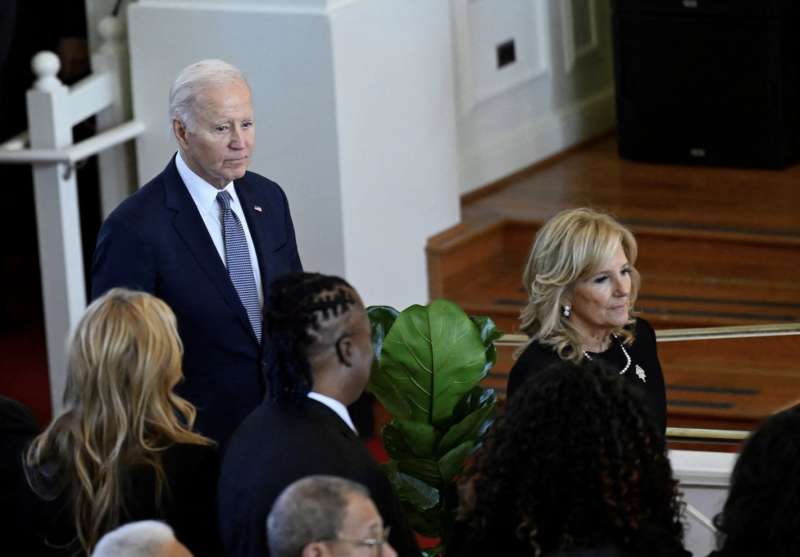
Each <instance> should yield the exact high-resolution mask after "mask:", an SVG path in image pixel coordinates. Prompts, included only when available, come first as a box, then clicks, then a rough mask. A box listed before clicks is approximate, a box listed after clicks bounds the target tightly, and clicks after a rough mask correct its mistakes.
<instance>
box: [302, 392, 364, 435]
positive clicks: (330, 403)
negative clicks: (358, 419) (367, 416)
mask: <svg viewBox="0 0 800 557" xmlns="http://www.w3.org/2000/svg"><path fill="white" fill-rule="evenodd" d="M308 398H313V399H314V400H316V401H317V402H320V403H322V404H324V405H325V406H327V407H328V408H330V409H331V410H333V411H334V412H336V414H337V415H338V416H339V417H340V418H341V419H342V421H344V423H346V424H347V427H349V428H350V429H352V430H353V433H355V434H356V435H358V431H357V430H356V426H355V425H353V420H352V419H350V413H349V412H348V411H347V407H346V406H345V405H344V404H342V403H341V402H339V401H338V400H336V399H335V398H331V397H329V396H326V395H322V394H320V393H315V392H314V391H311V392H310V393H308Z"/></svg>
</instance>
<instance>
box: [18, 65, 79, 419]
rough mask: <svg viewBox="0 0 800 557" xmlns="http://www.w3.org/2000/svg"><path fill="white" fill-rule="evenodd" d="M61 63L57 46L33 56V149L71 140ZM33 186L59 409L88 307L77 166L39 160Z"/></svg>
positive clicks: (51, 370)
mask: <svg viewBox="0 0 800 557" xmlns="http://www.w3.org/2000/svg"><path fill="white" fill-rule="evenodd" d="M60 65H61V64H60V62H59V60H58V57H57V56H56V55H55V54H53V53H52V52H40V53H38V54H37V55H36V56H34V57H33V64H32V66H33V71H34V73H35V74H36V75H37V76H38V79H37V81H36V83H35V84H34V86H33V89H31V90H29V91H28V94H27V103H28V129H29V131H30V144H31V147H32V148H33V149H59V148H64V147H67V146H69V145H71V144H72V123H71V120H70V116H69V114H67V112H68V110H67V107H66V105H67V103H68V99H69V90H68V89H67V87H66V86H65V85H64V84H62V83H61V82H60V81H59V80H58V78H57V77H56V74H57V73H58V70H59V67H60ZM33 188H34V196H35V200H36V225H37V230H38V234H39V263H40V268H41V274H42V294H43V298H44V314H45V315H44V316H45V331H46V339H47V365H48V369H49V375H50V397H51V403H52V407H53V415H56V414H57V413H58V412H59V411H60V409H61V404H62V400H61V399H62V395H63V391H64V384H65V379H66V370H67V358H66V351H65V342H66V338H67V335H68V333H69V331H70V329H71V328H72V327H73V326H75V325H76V324H77V322H78V319H80V316H81V314H82V313H83V310H84V308H85V307H86V286H85V281H84V272H83V252H82V246H81V228H80V213H79V209H78V191H77V187H76V181H75V172H73V171H72V169H70V168H69V167H68V166H66V165H64V164H59V163H54V164H35V165H33Z"/></svg>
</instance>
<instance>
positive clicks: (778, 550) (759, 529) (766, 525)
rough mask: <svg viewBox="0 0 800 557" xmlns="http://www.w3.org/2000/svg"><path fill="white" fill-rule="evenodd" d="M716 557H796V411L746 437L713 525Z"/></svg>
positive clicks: (799, 510)
mask: <svg viewBox="0 0 800 557" xmlns="http://www.w3.org/2000/svg"><path fill="white" fill-rule="evenodd" d="M714 524H715V525H716V527H717V529H718V534H717V545H718V546H719V548H720V555H722V556H725V557H728V556H734V555H742V556H745V555H747V556H750V555H770V556H771V557H784V556H785V557H788V556H790V555H791V556H793V557H794V556H797V555H800V536H798V532H800V406H795V407H794V408H791V409H789V410H784V411H783V412H780V413H778V414H775V415H774V416H771V417H770V418H768V419H767V420H766V421H765V422H764V424H763V425H762V426H761V427H760V428H759V429H758V430H757V431H756V432H755V433H754V434H753V435H752V436H751V437H750V439H749V440H748V441H747V444H746V445H745V447H744V449H743V450H742V453H741V455H740V456H739V459H738V460H737V462H736V466H734V469H733V475H732V476H731V487H730V491H729V493H728V499H727V501H726V502H725V506H724V507H723V509H722V512H721V513H720V514H718V515H717V516H716V517H715V519H714Z"/></svg>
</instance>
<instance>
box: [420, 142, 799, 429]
mask: <svg viewBox="0 0 800 557" xmlns="http://www.w3.org/2000/svg"><path fill="white" fill-rule="evenodd" d="M487 191H488V194H486V195H482V194H481V193H479V194H478V195H470V196H467V198H466V199H465V202H464V204H463V207H462V223H461V224H460V225H458V226H457V227H454V228H453V229H450V230H447V231H445V232H443V233H441V234H439V235H437V236H435V237H434V238H431V239H430V241H429V244H428V269H429V280H430V290H431V297H432V298H435V297H447V298H451V299H453V300H455V301H457V302H458V303H459V304H461V305H462V306H463V307H464V308H465V309H466V310H467V311H468V313H471V314H488V315H490V316H492V317H493V318H494V319H495V320H496V321H497V322H498V324H499V326H500V327H501V328H503V329H504V330H506V331H508V332H513V331H514V330H515V328H516V320H517V316H518V315H519V310H520V308H521V307H522V305H523V304H524V302H525V293H524V290H523V289H522V286H521V284H520V277H521V274H522V268H523V266H524V262H525V258H526V255H527V252H528V250H529V249H530V244H531V242H532V240H533V236H534V234H535V232H536V230H537V229H538V228H539V227H540V226H541V224H542V223H544V222H545V221H546V220H547V219H548V218H550V217H551V216H552V215H554V214H555V213H556V212H558V211H560V210H562V209H566V208H571V207H578V206H589V207H593V208H596V209H600V210H603V211H606V212H610V213H612V214H613V215H615V216H616V217H617V218H618V219H619V220H621V221H622V222H623V223H625V224H626V225H627V226H629V227H630V228H631V229H632V230H633V231H634V233H635V235H636V237H637V240H638V242H639V248H640V257H639V261H638V262H637V268H638V269H639V271H640V272H641V274H642V281H643V282H642V290H641V294H640V298H639V301H638V303H637V310H638V311H639V312H640V314H641V315H643V316H644V317H646V318H647V319H649V320H650V321H651V322H652V323H653V324H654V326H655V327H656V329H657V330H658V329H670V328H683V327H705V326H718V325H747V324H758V323H780V322H800V165H796V166H793V167H790V168H788V169H786V170H782V171H767V170H741V169H724V168H707V167H686V166H669V165H654V164H643V163H634V162H629V161H623V160H621V159H619V157H618V156H617V153H616V142H615V138H614V137H613V136H607V137H604V138H601V139H599V140H595V141H593V142H590V143H588V144H586V145H584V146H581V147H579V148H578V149H575V150H573V151H571V152H569V153H566V154H564V155H562V156H560V157H558V158H556V159H553V160H551V161H547V162H545V163H543V164H541V165H538V166H537V167H535V168H533V169H530V170H528V171H526V172H524V173H521V174H519V175H516V176H514V177H512V178H510V179H508V180H506V181H504V182H503V183H501V184H498V185H496V186H494V187H490V188H487ZM659 350H660V357H661V361H662V364H663V366H664V369H665V374H666V378H667V382H668V393H667V394H668V399H669V424H670V425H673V426H679V425H690V426H698V427H699V426H710V427H728V428H750V427H752V426H754V425H755V424H756V423H757V422H758V421H759V420H761V419H763V417H765V416H766V415H768V414H769V413H771V412H773V411H775V410H776V409H779V408H782V407H785V406H787V405H790V404H792V403H793V402H797V401H800V364H798V363H797V362H798V356H797V355H798V354H800V337H798V336H795V337H778V338H770V339H757V340H736V341H733V340H728V341H692V342H681V343H669V344H662V345H660V347H659ZM510 362H511V356H510V352H508V353H503V354H501V361H500V362H499V363H498V366H496V371H495V374H494V376H493V378H492V379H490V381H489V382H490V383H491V384H493V385H494V386H496V387H498V388H500V389H501V390H502V389H503V388H504V379H505V377H504V375H505V373H506V372H507V369H508V366H509V365H510Z"/></svg>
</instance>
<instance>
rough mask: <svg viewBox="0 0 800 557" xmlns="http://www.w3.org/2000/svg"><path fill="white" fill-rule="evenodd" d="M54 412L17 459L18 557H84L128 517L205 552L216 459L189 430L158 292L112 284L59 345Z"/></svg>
mask: <svg viewBox="0 0 800 557" xmlns="http://www.w3.org/2000/svg"><path fill="white" fill-rule="evenodd" d="M68 351H69V363H68V370H67V384H66V389H65V392H64V410H63V412H62V413H61V414H60V415H59V416H57V417H56V418H55V419H54V420H53V422H52V423H51V424H50V425H49V427H47V429H46V430H45V431H44V432H43V433H42V434H41V435H39V436H38V437H36V438H35V439H34V440H33V442H32V443H31V445H30V447H29V448H28V450H27V453H26V455H25V463H24V464H25V471H26V476H27V483H28V485H27V490H25V491H23V493H22V495H21V500H20V501H19V502H18V504H17V509H18V512H17V513H16V517H15V520H17V521H18V522H19V524H18V529H17V531H16V533H15V540H16V541H18V542H19V545H20V546H21V547H19V552H18V553H14V554H15V555H16V554H19V555H23V554H24V555H64V556H67V555H69V556H76V555H87V554H90V553H91V551H92V550H93V548H94V546H95V545H96V544H97V541H98V540H99V539H100V538H101V537H102V535H103V534H104V533H106V532H108V531H109V530H112V529H114V528H116V527H117V526H119V525H120V524H124V523H127V522H132V521H136V520H143V519H158V520H162V521H164V522H166V523H168V524H169V525H170V526H171V527H172V528H173V529H174V530H175V533H176V536H177V538H178V539H179V540H180V541H182V542H183V543H185V544H186V545H187V546H188V547H189V548H190V550H191V551H192V552H193V553H194V555H195V556H202V555H216V554H218V549H219V539H218V534H217V527H216V515H215V510H214V509H215V497H214V494H215V489H216V479H217V475H218V468H219V464H218V458H217V455H216V451H215V449H214V448H213V447H212V446H211V442H210V441H209V440H208V439H206V438H205V437H202V436H201V435H199V434H197V433H194V432H193V431H192V429H191V427H192V423H193V421H194V417H195V409H194V407H193V406H192V405H191V404H190V403H188V402H187V401H186V400H184V399H182V398H180V397H179V396H177V395H176V394H175V393H174V392H173V388H174V387H175V385H176V384H177V383H178V382H179V381H180V380H181V379H182V372H181V355H182V346H181V341H180V339H179V337H178V333H177V330H176V326H175V316H174V315H173V313H172V311H171V310H170V309H169V307H168V306H167V305H166V304H165V303H163V302H162V301H160V300H158V299H157V298H155V297H153V296H151V295H149V294H145V293H142V292H132V291H129V290H125V289H119V288H117V289H112V290H110V291H109V292H108V293H107V294H105V295H104V296H103V297H101V298H99V299H97V300H96V301H95V302H94V303H92V304H91V305H90V306H89V308H88V309H87V310H86V313H85V314H84V316H83V318H82V319H81V320H80V322H79V323H78V325H77V327H76V329H75V330H74V332H73V334H72V336H71V339H70V341H69V346H68Z"/></svg>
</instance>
